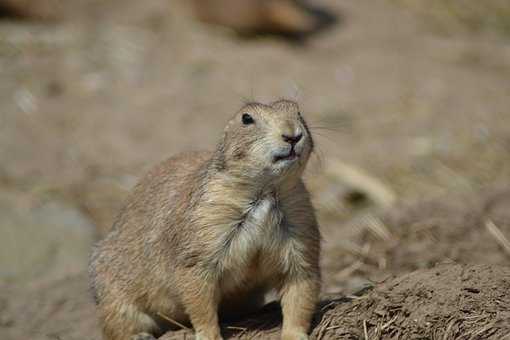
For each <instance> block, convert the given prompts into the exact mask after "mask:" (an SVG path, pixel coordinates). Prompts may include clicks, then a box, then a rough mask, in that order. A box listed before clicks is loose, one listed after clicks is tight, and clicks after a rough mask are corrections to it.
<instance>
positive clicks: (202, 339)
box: [195, 332, 223, 340]
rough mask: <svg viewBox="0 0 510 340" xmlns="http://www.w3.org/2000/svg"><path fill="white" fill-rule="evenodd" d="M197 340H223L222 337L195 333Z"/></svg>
mask: <svg viewBox="0 0 510 340" xmlns="http://www.w3.org/2000/svg"><path fill="white" fill-rule="evenodd" d="M195 340H223V338H222V337H221V335H207V334H205V333H204V332H197V333H195Z"/></svg>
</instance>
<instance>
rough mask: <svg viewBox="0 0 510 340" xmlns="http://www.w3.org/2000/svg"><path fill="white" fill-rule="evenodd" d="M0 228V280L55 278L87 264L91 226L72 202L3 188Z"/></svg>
mask: <svg viewBox="0 0 510 340" xmlns="http://www.w3.org/2000/svg"><path fill="white" fill-rule="evenodd" d="M0 229H1V234H2V237H0V281H4V280H6V281H12V280H27V279H34V278H40V277H41V278H43V277H52V278H53V279H58V278H61V277H64V276H66V275H72V274H74V273H78V272H82V271H83V270H85V268H86V265H87V259H88V254H89V252H90V247H91V244H92V242H93V235H94V226H93V225H92V224H91V223H90V222H89V221H88V220H87V219H86V218H85V217H84V216H83V215H82V213H81V212H80V211H79V210H77V209H76V208H74V207H72V206H67V205H65V204H63V203H61V202H57V201H48V202H42V203H38V204H34V201H33V200H32V199H31V197H29V196H28V195H25V194H19V193H9V192H2V193H0Z"/></svg>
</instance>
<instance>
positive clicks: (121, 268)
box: [89, 151, 211, 302]
mask: <svg viewBox="0 0 510 340" xmlns="http://www.w3.org/2000/svg"><path fill="white" fill-rule="evenodd" d="M210 155H211V153H210V152H205V151H203V152H188V153H181V154H178V155H176V156H174V157H171V158H169V159H167V160H166V161H163V162H162V163H160V164H158V165H156V166H155V167H154V168H152V170H150V171H149V172H148V173H147V174H146V175H145V176H144V177H143V178H142V179H141V180H140V181H139V182H138V184H137V185H136V186H135V188H134V189H133V192H132V193H131V194H130V195H129V197H128V198H127V200H126V203H125V206H124V208H123V209H122V210H121V212H120V213H119V215H118V217H117V219H116V221H115V222H114V225H113V229H112V230H111V232H110V233H109V234H108V235H107V236H106V237H105V239H103V240H102V241H100V242H99V243H98V245H97V246H96V250H95V251H94V252H93V254H92V258H91V264H90V266H89V268H90V269H89V271H90V276H91V278H92V287H91V288H92V291H93V293H94V296H95V298H96V301H97V302H101V300H102V298H103V296H104V295H105V294H104V293H105V292H104V287H105V286H115V290H116V291H117V292H116V293H117V294H125V295H126V296H132V297H137V296H140V295H144V294H149V292H147V293H145V292H143V290H144V288H143V287H138V286H132V285H129V284H127V283H129V282H132V281H133V280H136V279H138V278H140V277H145V278H146V279H148V278H150V277H151V276H159V275H161V274H164V269H163V268H158V266H157V264H158V263H156V262H155V263H154V264H153V265H151V266H147V265H146V264H147V263H146V262H145V261H146V259H147V258H151V257H157V256H168V255H172V254H171V252H172V251H173V250H174V249H172V248H168V249H162V248H161V247H159V246H157V245H156V243H159V242H161V241H162V240H164V237H165V235H162V233H164V231H165V228H164V226H166V225H167V224H166V221H167V219H168V218H169V216H179V214H175V212H176V210H185V209H186V208H187V205H188V204H189V203H190V202H189V198H190V194H191V192H192V191H193V189H194V184H196V183H195V182H194V181H195V179H196V176H197V175H198V172H199V171H200V169H201V167H203V166H205V162H206V161H207V160H208V158H209V157H210ZM176 222H177V221H176ZM176 224H178V223H174V225H176ZM171 225H172V224H170V226H171ZM141 244H143V245H145V246H144V247H141V246H140V245H141ZM99 248H101V252H98V251H97V249H99ZM162 251H165V252H168V253H167V254H164V253H162ZM118 254H122V256H118ZM106 263H108V265H105V264H106ZM123 283H126V284H125V285H124V284H123ZM137 289H141V291H134V290H137ZM149 289H150V287H147V290H149Z"/></svg>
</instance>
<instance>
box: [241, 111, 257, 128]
mask: <svg viewBox="0 0 510 340" xmlns="http://www.w3.org/2000/svg"><path fill="white" fill-rule="evenodd" d="M242 121H243V124H244V125H250V124H253V123H255V121H254V120H253V117H252V116H250V115H249V114H248V113H243V116H242Z"/></svg>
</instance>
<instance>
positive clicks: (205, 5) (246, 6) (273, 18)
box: [192, 0, 318, 33]
mask: <svg viewBox="0 0 510 340" xmlns="http://www.w3.org/2000/svg"><path fill="white" fill-rule="evenodd" d="M192 4H193V9H194V11H195V14H196V16H197V17H198V18H199V19H200V20H202V21H204V22H208V23H211V24H217V25H222V26H225V27H229V28H231V29H233V30H234V31H237V32H239V33H257V32H273V33H278V32H279V33H305V32H308V31H311V30H313V29H314V28H315V27H316V26H317V24H318V18H316V17H315V16H314V15H313V14H312V13H310V11H309V10H307V9H306V8H305V7H304V6H303V5H302V4H300V1H297V0H193V1H192Z"/></svg>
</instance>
